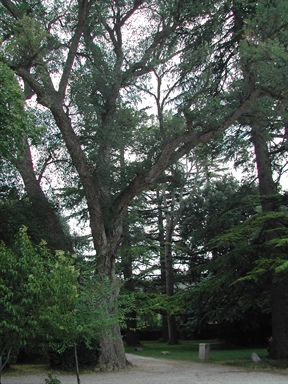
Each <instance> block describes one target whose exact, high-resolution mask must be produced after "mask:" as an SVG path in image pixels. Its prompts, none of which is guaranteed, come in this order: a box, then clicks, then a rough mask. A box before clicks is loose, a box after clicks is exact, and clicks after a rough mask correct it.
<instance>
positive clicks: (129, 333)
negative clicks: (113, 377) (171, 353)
mask: <svg viewBox="0 0 288 384" xmlns="http://www.w3.org/2000/svg"><path fill="white" fill-rule="evenodd" d="M123 232H124V233H123V241H122V245H123V247H124V249H128V250H129V249H130V247H131V244H130V235H129V226H128V225H125V229H124V231H123ZM122 264H123V273H124V279H125V285H124V287H125V289H126V290H127V291H128V292H131V293H132V292H135V287H134V281H133V271H132V257H131V255H130V252H127V253H126V252H125V253H124V256H123V257H122ZM125 341H126V343H127V345H129V346H132V347H137V346H138V345H139V344H140V342H139V334H138V331H137V313H136V311H135V310H133V311H130V312H129V313H127V314H126V337H125Z"/></svg>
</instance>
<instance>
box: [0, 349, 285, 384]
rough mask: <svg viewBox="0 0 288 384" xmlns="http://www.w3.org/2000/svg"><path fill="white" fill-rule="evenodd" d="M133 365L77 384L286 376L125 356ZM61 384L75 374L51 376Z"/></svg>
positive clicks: (7, 378) (13, 380)
mask: <svg viewBox="0 0 288 384" xmlns="http://www.w3.org/2000/svg"><path fill="white" fill-rule="evenodd" d="M127 358H128V360H129V361H130V362H131V363H132V364H133V366H131V367H128V368H126V369H123V370H120V371H115V372H95V373H94V372H92V373H85V374H81V376H80V378H81V384H178V383H179V384H196V383H199V384H207V383H213V384H240V383H241V384H243V383H245V384H282V383H283V384H284V383H285V384H287V383H288V369H287V374H276V373H275V374H274V373H266V372H259V371H247V370H245V369H238V368H234V367H225V366H222V365H215V364H209V363H208V362H207V363H206V362H204V363H190V362H181V361H171V360H164V359H152V358H148V357H142V356H135V355H127ZM53 376H56V377H57V379H58V380H60V381H61V383H62V384H77V379H76V376H75V375H68V374H56V375H55V374H54V373H53ZM45 378H48V375H47V372H46V373H40V374H39V373H32V374H25V375H12V374H4V375H3V376H2V383H1V384H44V383H45Z"/></svg>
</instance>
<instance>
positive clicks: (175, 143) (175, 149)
mask: <svg viewBox="0 0 288 384" xmlns="http://www.w3.org/2000/svg"><path fill="white" fill-rule="evenodd" d="M260 95H261V91H259V90H255V91H254V92H253V93H252V94H251V95H250V97H249V98H248V99H247V100H246V101H244V103H243V104H241V105H240V106H239V107H238V108H237V109H236V110H235V111H234V112H233V113H232V114H231V115H229V116H227V117H226V119H225V120H224V121H223V122H222V123H221V124H220V125H219V126H218V128H216V129H213V130H211V131H209V129H206V130H203V131H202V132H200V133H195V132H193V131H186V132H184V133H182V134H179V135H176V136H174V137H173V138H172V139H171V140H170V141H168V142H167V143H166V144H165V145H164V147H163V150H162V152H161V154H160V156H159V158H158V160H157V161H156V163H155V164H154V165H153V166H152V167H151V169H150V170H147V171H146V172H144V173H142V174H139V175H138V176H136V177H135V179H134V180H133V181H132V182H131V183H130V184H129V185H128V186H127V187H126V188H125V189H124V190H123V191H122V192H121V193H120V194H119V196H118V197H117V199H116V200H115V207H116V211H117V212H118V213H120V214H122V213H123V212H124V211H125V209H126V208H127V206H128V205H129V204H130V202H131V201H132V199H133V198H134V197H135V196H136V195H137V194H139V193H140V192H142V191H144V190H145V189H147V188H148V187H149V186H151V185H153V184H154V183H155V182H157V179H158V178H159V176H161V174H162V173H163V172H164V170H165V169H167V167H169V165H171V164H174V163H175V162H176V161H177V160H179V159H180V158H181V157H183V156H184V155H185V154H187V153H189V151H191V150H192V149H193V148H195V147H196V146H198V145H199V144H200V143H206V142H208V140H210V139H211V138H212V137H214V136H216V135H219V134H220V133H222V132H224V131H225V130H226V129H227V128H229V127H230V126H231V125H232V124H233V123H234V122H235V121H236V120H237V119H238V118H239V117H240V116H241V115H242V114H243V113H244V112H245V111H246V110H247V108H248V107H249V106H250V104H251V103H252V102H253V101H255V100H256V99H257V98H259V97H260Z"/></svg>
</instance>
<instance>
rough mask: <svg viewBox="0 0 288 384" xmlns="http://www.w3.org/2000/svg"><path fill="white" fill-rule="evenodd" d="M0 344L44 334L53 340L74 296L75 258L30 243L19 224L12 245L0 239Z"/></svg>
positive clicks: (69, 316)
mask: <svg viewBox="0 0 288 384" xmlns="http://www.w3.org/2000/svg"><path fill="white" fill-rule="evenodd" d="M0 254H1V271H0V293H1V298H0V308H1V310H0V312H1V317H0V334H1V349H3V348H4V349H5V348H7V349H9V348H10V347H14V348H16V349H17V348H18V347H20V346H22V345H27V344H28V343H29V341H30V340H33V339H34V338H36V337H39V336H40V337H42V338H43V339H44V340H51V339H52V338H53V337H55V334H56V335H59V334H61V331H62V330H63V329H65V327H68V326H69V324H70V322H71V319H73V317H74V309H75V304H76V300H77V276H78V272H77V271H76V270H75V268H74V266H73V264H74V263H75V260H74V258H73V256H71V255H65V254H64V252H60V251H59V252H57V253H56V255H53V254H51V253H50V252H49V251H48V250H47V249H46V247H45V244H44V243H42V244H41V245H40V246H39V247H34V246H33V245H32V243H31V241H30V239H29V237H28V236H27V228H25V227H22V228H21V230H20V232H19V235H18V236H17V238H16V240H15V247H14V248H13V249H12V248H8V247H7V246H5V244H4V243H3V242H1V244H0Z"/></svg>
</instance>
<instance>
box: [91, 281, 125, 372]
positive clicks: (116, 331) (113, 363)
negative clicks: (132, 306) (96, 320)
mask: <svg viewBox="0 0 288 384" xmlns="http://www.w3.org/2000/svg"><path fill="white" fill-rule="evenodd" d="M99 278H102V282H103V285H102V289H103V292H102V295H101V296H102V297H101V300H102V303H103V304H104V306H103V309H104V315H105V317H106V319H107V321H108V325H107V326H105V327H104V328H103V329H102V330H101V331H100V334H99V336H98V338H99V344H100V352H101V353H100V357H99V361H98V365H97V369H98V370H101V371H114V370H117V369H121V368H124V367H126V366H127V364H128V361H127V359H126V356H125V350H124V344H123V340H122V335H121V330H120V326H119V321H118V313H117V308H118V296H119V290H120V279H119V278H118V277H116V276H114V277H113V278H111V279H110V280H109V282H107V279H106V277H105V276H103V275H102V276H99ZM107 283H108V284H109V286H107Z"/></svg>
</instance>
